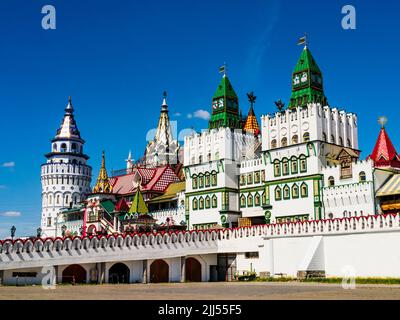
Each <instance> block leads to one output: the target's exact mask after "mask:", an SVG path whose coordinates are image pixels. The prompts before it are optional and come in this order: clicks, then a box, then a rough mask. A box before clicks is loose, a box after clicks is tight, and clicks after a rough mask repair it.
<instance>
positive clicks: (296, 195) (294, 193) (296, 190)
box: [292, 184, 299, 199]
mask: <svg viewBox="0 0 400 320" xmlns="http://www.w3.org/2000/svg"><path fill="white" fill-rule="evenodd" d="M292 198H293V199H298V198H299V187H298V186H297V184H294V185H293V186H292Z"/></svg>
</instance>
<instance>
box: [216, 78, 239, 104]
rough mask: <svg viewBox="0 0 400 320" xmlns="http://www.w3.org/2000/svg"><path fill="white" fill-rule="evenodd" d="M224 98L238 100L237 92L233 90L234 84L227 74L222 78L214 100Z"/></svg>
mask: <svg viewBox="0 0 400 320" xmlns="http://www.w3.org/2000/svg"><path fill="white" fill-rule="evenodd" d="M223 97H229V98H237V95H236V92H235V90H234V89H233V87H232V84H231V82H230V81H229V79H228V76H227V75H225V74H224V76H223V77H222V79H221V82H220V83H219V85H218V88H217V90H216V91H215V94H214V96H213V99H216V98H223Z"/></svg>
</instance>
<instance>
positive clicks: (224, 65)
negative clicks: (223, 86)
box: [219, 62, 228, 77]
mask: <svg viewBox="0 0 400 320" xmlns="http://www.w3.org/2000/svg"><path fill="white" fill-rule="evenodd" d="M227 69H228V67H227V64H226V62H224V64H223V66H221V67H219V73H223V74H224V77H226V74H227Z"/></svg>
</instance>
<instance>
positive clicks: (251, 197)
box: [247, 193, 253, 207]
mask: <svg viewBox="0 0 400 320" xmlns="http://www.w3.org/2000/svg"><path fill="white" fill-rule="evenodd" d="M247 206H248V207H252V206H253V196H252V195H251V193H250V194H249V195H248V196H247Z"/></svg>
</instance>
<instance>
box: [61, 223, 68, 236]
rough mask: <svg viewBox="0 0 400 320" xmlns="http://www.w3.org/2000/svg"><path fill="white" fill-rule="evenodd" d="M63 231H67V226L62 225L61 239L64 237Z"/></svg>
mask: <svg viewBox="0 0 400 320" xmlns="http://www.w3.org/2000/svg"><path fill="white" fill-rule="evenodd" d="M65 231H67V226H66V225H65V224H64V225H63V226H62V227H61V235H62V236H63V237H65Z"/></svg>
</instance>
